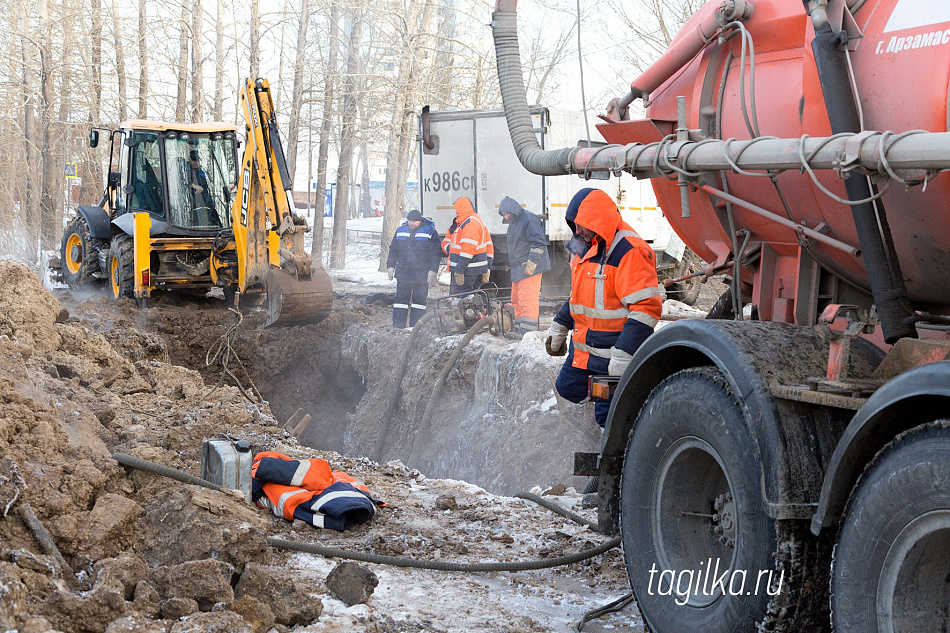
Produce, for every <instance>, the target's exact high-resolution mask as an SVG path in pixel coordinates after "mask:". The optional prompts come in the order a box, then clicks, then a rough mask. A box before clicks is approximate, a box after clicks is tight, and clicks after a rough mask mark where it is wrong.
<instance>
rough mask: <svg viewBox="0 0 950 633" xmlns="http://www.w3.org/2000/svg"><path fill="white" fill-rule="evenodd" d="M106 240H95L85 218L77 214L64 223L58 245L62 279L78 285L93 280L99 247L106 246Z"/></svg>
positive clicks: (96, 268) (96, 267)
mask: <svg viewBox="0 0 950 633" xmlns="http://www.w3.org/2000/svg"><path fill="white" fill-rule="evenodd" d="M107 247H108V242H106V241H105V240H97V239H95V238H93V237H92V235H90V233H89V224H88V223H87V222H86V218H84V217H83V216H81V215H77V216H76V217H74V218H73V219H72V220H70V221H69V223H68V224H67V225H66V228H65V230H64V231H63V241H62V243H61V245H60V253H59V254H60V261H61V262H62V264H61V265H62V270H63V281H65V282H66V283H67V284H69V285H70V286H80V285H82V284H86V283H89V282H90V281H92V280H93V276H92V275H93V273H94V272H96V271H97V270H99V249H101V248H107Z"/></svg>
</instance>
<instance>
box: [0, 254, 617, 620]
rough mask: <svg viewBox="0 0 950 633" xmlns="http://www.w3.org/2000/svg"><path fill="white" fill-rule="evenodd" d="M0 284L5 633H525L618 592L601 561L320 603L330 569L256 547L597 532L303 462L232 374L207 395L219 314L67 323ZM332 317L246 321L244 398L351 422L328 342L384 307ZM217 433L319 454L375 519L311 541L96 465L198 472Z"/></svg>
mask: <svg viewBox="0 0 950 633" xmlns="http://www.w3.org/2000/svg"><path fill="white" fill-rule="evenodd" d="M0 282H2V283H0V455H2V457H0V627H3V630H14V629H15V630H19V631H21V633H22V632H29V633H34V632H35V633H39V632H45V631H57V630H58V631H78V632H86V631H89V632H96V633H101V632H108V633H120V632H123V631H155V632H158V631H162V632H164V633H170V632H182V633H184V632H188V631H248V632H251V631H253V632H255V633H263V632H264V631H271V630H276V631H279V632H284V631H289V630H291V629H293V628H297V629H304V630H308V631H351V630H368V631H377V632H379V633H383V632H388V631H469V630H507V631H515V630H518V631H522V630H523V631H541V630H551V629H552V628H560V627H561V624H562V623H563V624H565V625H566V624H567V623H568V622H569V621H571V620H574V619H576V618H577V617H579V615H580V613H582V612H583V611H586V610H587V609H589V608H592V607H593V606H597V604H599V603H600V596H599V594H600V593H601V592H604V591H606V592H608V593H613V594H616V595H619V593H621V592H623V591H625V574H624V572H623V563H622V560H621V557H620V555H619V553H618V552H616V551H615V552H611V553H608V554H606V555H603V556H600V557H597V558H595V559H593V560H591V561H587V562H585V563H582V564H581V565H578V566H576V567H573V568H570V569H565V570H561V569H558V570H555V571H553V572H549V573H548V574H547V575H532V574H530V573H523V574H517V575H511V576H499V575H497V574H483V575H479V576H478V577H472V576H468V575H464V574H449V575H432V574H433V572H423V571H420V570H405V569H401V568H388V567H387V568H383V567H379V566H375V568H374V569H375V573H377V574H378V576H379V586H378V588H377V589H376V591H375V593H374V594H373V597H372V599H371V600H369V601H368V603H367V604H360V605H354V606H352V607H348V606H347V605H346V604H344V603H342V602H340V601H338V600H336V599H335V598H333V597H332V596H331V595H330V594H329V593H328V592H327V589H326V578H327V576H328V574H329V573H330V572H331V571H332V569H333V568H334V567H335V566H336V563H335V562H332V561H329V560H326V559H323V558H319V557H315V556H309V555H302V554H290V553H287V552H282V551H279V550H275V549H272V548H269V547H267V546H266V544H265V539H266V537H267V536H279V537H283V538H288V539H292V540H301V541H309V542H320V543H321V544H325V545H330V546H335V547H342V548H346V549H357V550H360V551H371V552H377V553H380V554H395V555H406V556H412V557H420V558H421V557H430V558H449V557H451V558H453V559H458V560H460V561H461V562H477V561H481V560H499V559H502V560H511V559H515V558H526V557H527V558H534V557H545V556H557V555H560V554H563V553H569V552H574V551H577V550H578V549H582V548H585V547H589V546H591V545H593V544H596V543H599V542H601V541H602V540H603V538H602V537H600V536H599V535H595V534H593V533H591V532H590V531H589V530H587V529H586V528H582V527H580V526H577V525H575V524H573V523H570V522H569V521H566V520H564V519H562V518H560V517H557V516H556V515H553V514H551V513H548V512H547V511H545V510H541V509H538V508H536V507H534V506H531V505H529V504H527V503H525V502H522V501H518V500H513V499H499V498H497V497H494V496H492V495H489V494H487V493H486V492H485V491H483V490H480V489H478V488H476V487H474V486H471V485H468V484H463V483H461V482H443V481H434V480H427V479H425V477H423V476H422V475H421V474H420V473H419V472H418V471H415V470H410V469H408V468H406V467H404V466H403V465H402V464H401V463H399V462H392V463H389V464H386V465H384V466H378V465H377V464H375V463H373V462H370V461H369V460H365V459H347V458H343V457H340V456H339V455H337V454H335V453H332V452H323V451H314V450H312V449H304V448H303V447H301V446H300V445H299V444H297V442H296V441H295V440H294V439H293V438H291V437H289V435H288V434H287V433H286V432H284V431H282V430H281V429H280V427H279V426H278V423H277V418H275V417H274V415H273V414H272V413H271V409H270V406H269V405H268V404H267V403H266V402H265V403H253V402H250V401H249V400H248V399H247V398H245V396H244V395H242V393H241V391H240V390H239V389H237V388H236V387H235V386H233V381H231V380H230V379H228V380H226V381H222V382H220V384H219V378H220V376H221V368H220V366H217V367H216V366H208V367H206V366H205V365H204V360H205V354H206V353H207V350H208V348H209V347H210V345H211V344H213V343H214V341H216V340H217V338H218V337H220V336H221V335H222V334H225V333H226V332H227V330H228V328H229V327H230V326H231V325H232V324H233V322H234V321H233V319H234V315H233V314H232V313H230V312H228V311H227V310H225V309H223V307H222V303H223V302H222V301H221V300H220V299H213V298H211V299H198V300H197V301H196V302H195V303H194V304H191V303H188V304H183V305H178V304H176V303H175V302H174V301H162V300H158V301H156V306H155V307H154V308H151V309H149V310H145V311H139V310H137V309H136V308H135V306H134V304H133V303H132V302H131V301H125V302H118V303H115V302H111V301H110V300H106V299H104V298H102V297H97V296H93V297H91V298H87V299H86V300H85V301H83V302H82V303H80V304H75V303H73V302H72V301H71V299H70V298H69V297H68V295H64V296H61V297H60V298H61V299H62V300H63V302H64V303H65V304H66V305H68V306H69V312H65V311H63V310H62V308H61V306H60V302H59V301H57V298H56V297H54V296H53V295H51V294H50V293H49V292H47V291H46V290H45V289H43V288H42V286H40V285H39V282H38V280H37V279H36V278H35V276H33V273H31V272H30V271H29V270H27V269H25V268H23V267H21V266H17V265H15V264H9V263H3V262H0ZM338 305H339V306H341V307H342V309H341V310H340V312H339V313H334V315H332V316H331V318H330V319H328V321H327V322H326V326H325V328H324V329H323V330H321V331H319V333H318V331H317V330H314V329H308V328H290V329H288V330H284V331H282V332H267V331H261V330H258V329H255V328H254V327H253V325H254V321H255V319H256V318H257V315H256V313H254V312H250V314H249V316H248V321H249V322H250V325H251V326H252V327H249V328H248V329H247V331H245V332H243V333H242V335H241V336H239V337H238V338H237V339H235V344H234V350H235V351H236V352H238V355H239V357H240V359H241V360H242V361H243V362H244V363H245V365H246V366H247V367H249V368H251V369H252V371H253V372H254V375H253V381H254V382H255V383H256V385H257V386H258V388H260V390H261V391H262V392H266V393H270V394H277V395H271V396H270V397H271V398H272V399H274V400H275V402H276V401H277V398H278V397H279V398H281V399H283V398H285V397H287V398H288V402H287V403H286V404H281V405H280V406H282V407H286V409H284V411H288V410H291V409H292V408H293V407H295V406H300V403H301V402H307V403H309V404H308V406H310V407H311V409H310V410H311V411H314V412H316V413H317V414H318V415H319V416H322V417H320V418H319V419H320V420H321V421H322V420H328V419H332V418H333V416H339V417H345V415H346V412H347V411H348V408H349V409H352V410H356V407H357V403H358V402H359V401H360V396H361V395H362V390H363V389H365V385H364V384H363V381H362V377H361V376H359V374H358V373H356V370H355V367H354V364H353V363H352V362H351V361H349V360H346V359H345V358H344V357H343V354H342V352H341V347H340V340H339V339H337V340H336V341H335V343H334V341H333V337H334V336H339V337H341V338H342V335H343V332H345V331H346V330H347V328H350V327H352V326H353V324H354V323H355V322H357V321H374V322H375V321H376V320H378V319H379V315H378V314H376V313H374V312H372V311H366V310H364V309H363V306H361V305H360V303H359V302H354V303H352V304H348V303H347V302H346V301H340V302H338ZM242 327H243V326H242ZM334 345H335V346H334ZM311 355H312V358H311V359H310V360H309V361H308V360H307V357H308V356H311ZM174 360H182V361H183V362H186V363H187V364H188V367H191V368H186V367H182V366H178V365H176V364H172V362H170V361H174ZM308 363H309V364H308ZM192 368H199V369H201V372H199V371H196V370H195V369H192ZM232 368H235V366H232ZM466 371H467V370H466ZM354 381H355V382H356V383H357V384H356V385H354V384H352V383H353V382H354ZM244 386H245V387H248V384H247V383H245V385H244ZM295 394H297V395H298V396H299V397H300V400H296V401H295V400H294V399H293V398H290V397H289V396H293V395H295ZM291 412H292V411H291ZM288 415H289V414H288ZM315 418H317V416H315ZM280 419H283V414H282V416H281V418H280ZM222 433H228V434H230V435H231V436H233V437H239V438H242V439H246V440H248V441H249V442H250V443H251V445H252V450H253V451H255V452H256V451H259V450H277V451H279V452H283V453H285V454H288V455H290V456H292V457H300V458H311V457H324V458H326V459H329V460H331V463H332V464H333V466H334V467H336V468H341V469H343V470H345V471H347V472H349V473H350V474H352V475H354V476H355V477H357V478H358V479H360V480H362V481H364V482H365V483H366V484H367V485H368V486H370V489H371V490H372V491H373V493H374V494H375V495H376V496H377V497H379V498H381V499H383V500H385V501H387V502H388V503H389V506H388V507H387V508H383V509H382V510H381V511H380V513H379V515H378V516H377V518H376V519H374V520H373V521H372V522H371V523H369V524H366V525H363V526H359V527H357V528H355V529H352V530H350V531H348V532H345V533H333V532H329V531H318V530H314V529H313V528H311V527H309V526H301V525H300V524H299V522H297V523H295V524H289V523H287V522H286V521H283V520H281V519H278V518H276V517H273V516H271V515H269V514H267V513H265V512H263V511H261V510H258V509H256V508H254V507H252V506H248V505H244V504H241V503H236V502H235V499H234V498H233V497H231V496H229V495H226V494H224V493H220V492H213V491H209V490H206V489H204V488H198V487H195V486H188V485H184V484H180V483H178V482H176V481H172V480H169V479H165V478H162V477H159V476H157V475H154V474H151V473H146V472H142V471H138V470H132V469H126V468H124V467H122V466H120V465H119V464H118V463H117V462H115V461H113V460H112V459H111V457H110V455H111V454H112V453H113V452H122V453H127V454H130V455H133V456H135V457H138V458H141V459H145V460H149V461H152V462H155V463H157V464H161V465H164V466H168V467H172V468H176V469H179V470H182V471H185V472H188V473H191V474H193V475H198V474H199V472H200V449H201V445H202V442H203V441H204V440H205V439H208V438H210V437H214V436H216V435H219V434H222ZM340 441H341V442H342V435H341V437H340ZM447 496H451V497H452V500H453V501H454V504H450V503H448V502H447V501H446V499H447ZM576 500H577V499H576V497H575V498H573V501H576ZM563 501H565V502H571V501H572V498H566V499H564V500H563ZM26 504H29V506H30V507H31V508H32V509H33V511H34V512H35V514H36V516H37V517H38V519H39V520H40V521H41V522H42V523H43V524H44V525H45V527H46V528H47V529H48V530H49V532H50V533H51V535H52V540H53V542H54V543H55V545H56V546H57V548H58V550H59V553H60V554H61V557H59V556H56V555H52V554H51V553H50V552H44V551H43V550H42V549H41V548H40V546H39V545H38V544H37V540H36V539H35V538H34V535H33V534H32V533H31V532H30V530H29V529H28V527H27V524H26V523H25V521H24V520H23V519H22V518H21V515H20V511H21V509H22V508H24V507H25V505H26ZM595 584H596V585H598V587H599V589H598V590H597V591H593V590H592V589H591V587H592V586H594V585H595ZM580 596H583V597H580ZM552 605H553V606H552Z"/></svg>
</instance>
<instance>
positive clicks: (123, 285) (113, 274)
mask: <svg viewBox="0 0 950 633" xmlns="http://www.w3.org/2000/svg"><path fill="white" fill-rule="evenodd" d="M109 288H110V289H111V290H112V296H113V297H115V298H116V299H121V298H122V297H131V296H133V295H134V294H135V249H134V243H133V241H132V238H131V237H129V236H128V235H125V234H123V235H116V236H115V237H114V238H112V246H111V247H110V248H109Z"/></svg>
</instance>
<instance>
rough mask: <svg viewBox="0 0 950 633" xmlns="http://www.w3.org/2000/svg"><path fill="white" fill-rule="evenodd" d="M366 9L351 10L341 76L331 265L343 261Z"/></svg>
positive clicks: (344, 258) (344, 263) (341, 266)
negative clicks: (357, 86) (357, 89)
mask: <svg viewBox="0 0 950 633" xmlns="http://www.w3.org/2000/svg"><path fill="white" fill-rule="evenodd" d="M364 11H365V9H364V8H363V7H362V6H357V7H356V8H354V9H352V11H351V14H350V37H349V42H348V43H347V49H346V74H345V75H344V76H343V125H342V127H341V129H340V162H339V165H338V166H337V170H336V200H335V201H334V203H335V204H334V205H333V242H332V244H331V247H330V268H343V267H344V266H345V265H346V219H347V216H348V215H349V203H350V171H351V169H352V162H353V148H354V147H355V145H356V126H357V105H356V101H357V94H356V83H357V75H358V74H359V70H360V43H361V41H362V39H363V15H364Z"/></svg>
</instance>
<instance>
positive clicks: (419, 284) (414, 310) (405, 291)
mask: <svg viewBox="0 0 950 633" xmlns="http://www.w3.org/2000/svg"><path fill="white" fill-rule="evenodd" d="M428 296H429V284H428V283H427V280H426V277H422V278H421V279H416V278H409V279H400V278H398V277H397V278H396V302H395V303H394V304H393V327H406V317H409V327H412V326H413V325H415V324H416V321H418V320H419V319H420V318H422V315H423V314H425V313H426V298H427V297H428Z"/></svg>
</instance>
